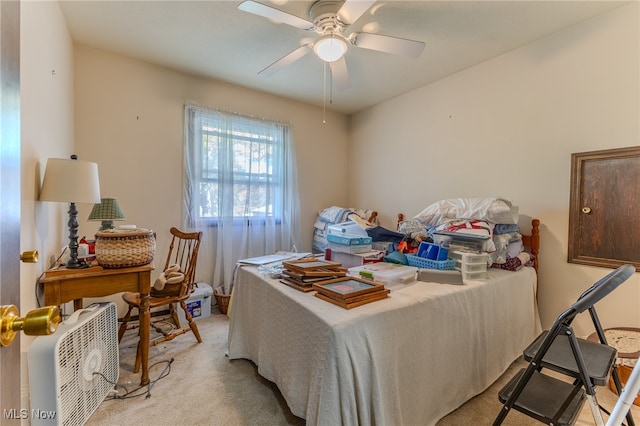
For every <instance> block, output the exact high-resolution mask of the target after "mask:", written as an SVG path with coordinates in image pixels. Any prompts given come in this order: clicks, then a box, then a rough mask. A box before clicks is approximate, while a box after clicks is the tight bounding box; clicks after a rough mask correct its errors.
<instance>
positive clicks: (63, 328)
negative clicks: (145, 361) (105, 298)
mask: <svg viewBox="0 0 640 426" xmlns="http://www.w3.org/2000/svg"><path fill="white" fill-rule="evenodd" d="M119 364H120V361H119V353H118V316H117V308H116V305H115V303H113V302H109V303H100V304H94V305H91V306H90V307H88V308H85V309H81V310H78V311H76V312H74V314H73V315H72V316H71V317H69V319H68V320H66V321H65V322H63V323H61V324H60V326H59V327H58V330H57V331H56V332H55V333H54V334H51V335H49V336H40V337H38V338H36V339H35V340H34V342H33V343H32V344H31V347H30V348H29V388H30V393H31V424H32V425H34V426H35V425H49V424H50V425H63V426H80V425H83V424H84V423H85V422H86V421H87V420H88V419H89V417H90V416H91V414H93V412H94V411H95V410H96V409H97V408H98V406H99V405H100V403H102V401H103V400H104V398H105V397H106V396H107V395H108V394H109V392H110V391H111V390H112V389H113V388H114V385H113V383H116V382H117V381H118V377H119V373H120V369H119Z"/></svg>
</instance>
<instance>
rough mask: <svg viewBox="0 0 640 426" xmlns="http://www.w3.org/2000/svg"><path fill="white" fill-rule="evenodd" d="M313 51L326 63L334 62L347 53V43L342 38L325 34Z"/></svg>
mask: <svg viewBox="0 0 640 426" xmlns="http://www.w3.org/2000/svg"><path fill="white" fill-rule="evenodd" d="M313 51H314V52H316V55H318V57H319V58H320V59H322V60H323V61H325V62H334V61H337V60H338V59H340V58H342V57H343V56H344V54H345V53H346V52H347V42H346V41H345V40H344V38H343V37H341V36H336V35H335V34H325V35H323V36H322V37H320V38H318V39H317V40H316V42H315V44H314V45H313Z"/></svg>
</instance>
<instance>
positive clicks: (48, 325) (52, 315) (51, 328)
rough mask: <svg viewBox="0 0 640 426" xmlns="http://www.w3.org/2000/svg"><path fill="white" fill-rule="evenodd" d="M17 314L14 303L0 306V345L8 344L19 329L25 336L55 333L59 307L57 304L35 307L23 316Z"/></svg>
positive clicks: (58, 320) (58, 318) (58, 321)
mask: <svg viewBox="0 0 640 426" xmlns="http://www.w3.org/2000/svg"><path fill="white" fill-rule="evenodd" d="M18 315H19V313H18V308H16V306H15V305H3V306H0V345H2V346H8V345H10V344H11V342H13V339H14V338H15V337H16V332H18V331H20V330H22V331H24V334H26V335H27V336H46V335H48V334H53V333H55V331H56V330H57V329H58V324H60V308H58V307H57V306H45V307H43V308H39V309H35V310H33V311H31V312H29V313H28V314H27V315H26V316H25V317H19V316H18Z"/></svg>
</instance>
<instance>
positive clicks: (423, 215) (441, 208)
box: [414, 197, 518, 226]
mask: <svg viewBox="0 0 640 426" xmlns="http://www.w3.org/2000/svg"><path fill="white" fill-rule="evenodd" d="M414 219H416V220H418V221H420V222H421V223H423V224H424V225H426V226H438V225H441V224H443V223H446V222H448V221H450V220H452V219H476V220H484V221H487V222H491V223H504V224H517V223H518V207H517V206H513V205H512V204H511V201H509V200H505V199H504V198H497V197H494V198H454V199H449V200H441V201H438V202H436V203H433V204H431V205H430V206H428V207H427V208H426V209H424V210H423V211H421V212H420V213H418V214H417V215H416V216H415V217H414Z"/></svg>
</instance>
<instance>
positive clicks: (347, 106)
mask: <svg viewBox="0 0 640 426" xmlns="http://www.w3.org/2000/svg"><path fill="white" fill-rule="evenodd" d="M258 1H259V2H261V3H264V4H267V5H270V6H273V7H277V8H279V9H281V10H283V11H286V12H288V13H291V14H294V15H297V16H300V17H302V18H304V19H309V16H308V9H309V6H310V5H311V4H312V3H313V1H287V0H272V1H269V0H258ZM626 3H629V2H628V1H612V0H602V1H568V0H557V1H542V0H536V1H521V0H519V1H457V0H449V1H388V0H380V1H378V2H377V3H376V4H375V5H374V6H373V7H372V8H371V9H369V11H367V12H366V13H365V14H364V15H362V17H361V18H360V19H358V20H357V21H356V22H355V23H354V24H353V25H351V26H350V27H348V28H347V29H346V31H345V34H349V33H351V32H353V31H363V27H364V26H365V25H366V27H365V30H366V31H367V32H378V33H380V34H384V35H391V36H396V37H401V38H408V39H415V40H421V41H424V42H425V43H426V47H425V49H424V52H423V53H422V55H421V56H420V57H419V58H417V59H414V58H404V57H399V56H395V55H391V54H388V53H382V52H376V51H372V50H366V49H362V48H355V47H352V48H350V49H349V51H348V52H347V54H346V60H347V64H348V67H349V75H350V78H351V87H350V88H348V89H346V90H342V91H336V90H334V91H333V95H332V97H333V102H332V104H330V105H329V104H328V96H329V92H328V91H327V108H330V109H333V110H335V111H340V112H345V113H352V112H356V111H358V110H360V109H363V108H366V107H368V106H371V105H374V104H376V103H379V102H381V101H384V100H387V99H390V98H393V97H395V96H397V95H400V94H402V93H406V92H408V91H410V90H412V89H415V88H417V87H421V86H424V85H426V84H429V83H431V82H434V81H436V80H438V79H441V78H443V77H445V76H448V75H451V74H454V73H456V72H459V71H461V70H464V69H466V68H469V67H472V66H474V65H476V64H479V63H481V62H484V61H486V60H488V59H491V58H494V57H496V56H499V55H501V54H503V53H506V52H508V51H511V50H513V49H516V48H518V47H520V46H523V45H526V44H528V43H531V42H533V41H535V40H538V39H540V38H542V37H545V36H547V35H549V34H552V33H555V32H557V31H560V30H562V29H564V28H567V27H569V26H571V25H574V24H576V23H578V22H581V21H584V20H586V19H589V18H592V17H594V16H596V15H599V14H602V13H605V12H607V11H609V10H611V9H613V8H616V7H619V6H621V5H623V4H626ZM238 4H240V1H213V0H209V1H166V0H165V1H148V0H143V1H141V0H138V1H60V5H61V9H62V12H63V14H64V16H65V19H66V22H67V25H68V27H69V31H70V33H71V37H72V38H73V40H74V41H75V42H76V43H79V44H82V45H86V46H90V47H94V48H98V49H102V50H106V51H109V52H114V53H118V54H121V55H125V56H129V57H134V58H139V59H142V60H144V61H148V62H151V63H155V64H159V65H163V66H166V67H170V68H173V69H177V70H181V71H185V72H188V73H191V74H195V75H198V76H203V77H209V78H213V79H216V80H220V81H225V82H229V83H233V84H236V85H240V86H244V87H249V88H252V89H257V90H261V91H264V92H268V93H272V94H276V95H280V96H283V97H286V98H291V99H295V100H299V101H303V102H307V103H312V104H315V105H322V104H323V102H324V98H323V93H324V92H323V69H324V67H323V63H322V62H321V61H320V59H318V58H317V57H316V56H315V55H313V54H309V55H306V56H305V57H303V58H302V59H300V60H298V61H297V62H294V63H293V64H291V65H290V66H289V67H287V68H286V69H284V70H282V71H280V72H278V73H276V74H275V75H273V76H271V77H262V76H258V75H257V73H258V71H260V70H262V69H263V68H265V67H266V66H268V65H269V64H271V63H272V62H274V61H276V60H277V59H279V58H280V57H282V56H284V55H286V54H287V53H289V52H291V51H293V50H294V49H296V48H297V47H298V46H300V45H301V43H302V42H303V41H305V40H306V41H309V40H311V39H313V38H315V37H316V34H315V33H310V32H307V31H304V30H300V29H298V28H294V27H291V26H288V25H284V24H276V23H273V22H271V21H269V20H267V19H265V18H262V17H259V16H256V15H252V14H249V13H247V12H242V11H240V10H238V9H237V6H238ZM370 28H373V30H371V29H370Z"/></svg>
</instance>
